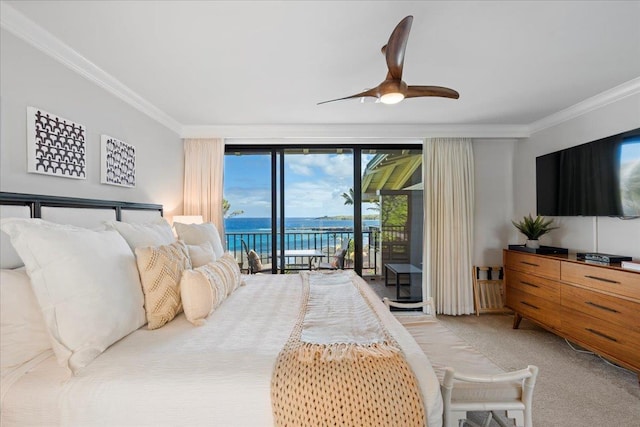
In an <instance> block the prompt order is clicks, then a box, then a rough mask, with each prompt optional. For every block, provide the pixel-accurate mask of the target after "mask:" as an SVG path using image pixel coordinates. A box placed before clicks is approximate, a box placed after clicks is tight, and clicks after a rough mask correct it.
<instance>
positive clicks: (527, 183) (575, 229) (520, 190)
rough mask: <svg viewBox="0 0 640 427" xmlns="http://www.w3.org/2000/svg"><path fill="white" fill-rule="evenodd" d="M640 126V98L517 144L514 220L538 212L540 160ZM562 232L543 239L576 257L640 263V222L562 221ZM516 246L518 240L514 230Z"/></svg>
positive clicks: (595, 218) (542, 241)
mask: <svg viewBox="0 0 640 427" xmlns="http://www.w3.org/2000/svg"><path fill="white" fill-rule="evenodd" d="M638 127H640V94H636V95H632V96H628V97H626V98H623V99H622V100H619V101H617V102H614V103H610V104H608V105H606V106H604V107H601V108H599V109H596V110H593V111H590V112H589V113H586V114H584V115H582V116H580V117H577V118H574V119H571V120H569V121H566V122H564V123H561V124H559V125H556V126H553V127H551V128H548V129H545V130H542V131H540V132H537V133H535V134H533V135H532V136H531V137H530V138H528V139H525V140H523V141H521V142H519V143H518V144H517V145H516V151H515V158H514V164H513V177H514V183H515V185H514V201H515V209H514V216H515V217H517V218H521V217H523V216H524V215H527V214H528V213H532V214H534V215H535V213H536V179H535V178H536V171H535V160H536V156H539V155H542V154H547V153H550V152H553V151H557V150H560V149H564V148H567V147H572V146H575V145H579V144H584V143H586V142H590V141H593V140H596V139H600V138H604V137H607V136H610V135H615V134H618V133H621V132H625V131H628V130H631V129H635V128H638ZM554 219H555V220H556V222H557V225H559V226H560V229H558V230H554V231H552V232H551V233H550V234H549V235H547V236H544V237H543V238H541V239H540V240H541V243H542V244H545V245H552V246H560V247H564V248H568V249H569V250H570V252H580V251H597V252H603V253H611V254H617V255H628V256H632V257H634V258H637V259H640V219H634V220H621V219H618V218H607V217H556V218H554ZM512 233H513V236H514V237H512V238H511V239H510V241H515V240H516V239H517V237H516V235H517V233H516V232H515V230H512Z"/></svg>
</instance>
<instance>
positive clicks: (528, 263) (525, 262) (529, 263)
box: [520, 261, 540, 267]
mask: <svg viewBox="0 0 640 427" xmlns="http://www.w3.org/2000/svg"><path fill="white" fill-rule="evenodd" d="M520 263H522V264H526V265H530V266H532V267H540V266H539V265H538V264H534V263H532V262H527V261H520Z"/></svg>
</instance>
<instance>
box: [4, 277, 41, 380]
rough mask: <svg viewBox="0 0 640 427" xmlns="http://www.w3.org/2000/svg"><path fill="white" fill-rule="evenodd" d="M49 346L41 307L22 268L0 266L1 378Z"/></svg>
mask: <svg viewBox="0 0 640 427" xmlns="http://www.w3.org/2000/svg"><path fill="white" fill-rule="evenodd" d="M50 348H51V341H49V334H48V333H47V328H46V326H45V324H44V319H43V318H42V311H41V310H40V306H39V305H38V301H37V300H36V296H35V295H34V293H33V289H31V282H30V281H29V276H27V272H26V271H25V269H24V268H19V269H16V270H4V269H3V270H0V365H1V372H2V373H1V376H2V377H3V378H4V377H5V376H6V375H7V374H8V373H9V372H11V371H13V370H14V369H15V368H17V367H19V366H21V365H23V364H24V363H27V362H28V361H30V360H32V359H33V358H35V357H37V356H38V355H40V354H41V353H43V352H45V351H47V350H49V349H50Z"/></svg>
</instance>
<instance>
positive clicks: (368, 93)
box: [318, 87, 378, 105]
mask: <svg viewBox="0 0 640 427" xmlns="http://www.w3.org/2000/svg"><path fill="white" fill-rule="evenodd" d="M377 89H378V88H377V87H374V88H373V89H367V90H365V91H364V92H360V93H356V94H355V95H351V96H345V97H344V98H338V99H331V100H329V101H322V102H318V105H320V104H326V103H327V102H334V101H343V100H345V99H352V98H362V97H363V96H373V97H374V98H377V97H378V90H377Z"/></svg>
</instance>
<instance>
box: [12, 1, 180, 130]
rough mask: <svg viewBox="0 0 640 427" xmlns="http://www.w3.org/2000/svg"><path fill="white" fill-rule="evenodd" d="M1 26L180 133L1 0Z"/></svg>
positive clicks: (162, 114)
mask: <svg viewBox="0 0 640 427" xmlns="http://www.w3.org/2000/svg"><path fill="white" fill-rule="evenodd" d="M0 27H1V28H3V29H5V30H7V31H9V32H10V33H12V34H13V35H15V36H16V37H19V38H20V39H22V40H24V41H26V42H27V43H29V44H30V45H32V46H33V47H35V48H36V49H38V50H40V51H42V52H43V53H45V54H47V55H49V56H50V57H52V58H53V59H55V60H56V61H58V62H60V63H62V64H63V65H65V66H66V67H68V68H69V69H71V70H73V71H75V72H76V73H78V74H80V75H81V76H82V77H84V78H86V79H87V80H89V81H91V82H93V83H95V84H96V85H98V86H100V87H101V88H103V89H104V90H106V91H107V92H109V93H111V94H112V95H114V96H116V97H117V98H120V99H121V100H123V101H124V102H126V103H127V104H129V105H131V106H132V107H134V108H135V109H137V110H138V111H140V112H142V113H144V114H146V115H148V116H149V117H151V118H152V119H154V120H156V121H157V122H159V123H160V124H162V125H163V126H165V127H167V128H169V129H171V130H172V131H174V132H175V133H177V134H180V133H181V131H182V125H181V124H180V123H179V122H178V121H176V120H175V119H174V118H173V117H171V116H169V115H168V114H167V113H165V112H164V111H162V110H160V109H159V108H158V107H156V106H155V105H153V104H152V103H150V102H149V101H147V100H146V99H144V98H142V97H141V96H140V95H138V94H137V93H136V92H134V91H133V90H131V89H130V88H129V87H127V86H126V85H124V84H123V83H122V82H120V81H119V80H118V79H116V78H115V77H113V76H112V75H110V74H109V73H107V72H106V71H104V70H103V69H101V68H100V67H98V66H97V65H96V64H94V63H93V62H91V61H89V60H88V59H87V58H85V57H84V56H82V55H80V54H79V53H78V52H76V51H75V50H73V49H72V48H71V47H69V46H68V45H67V44H66V43H64V42H63V41H61V40H60V39H58V38H57V37H55V36H54V35H53V34H51V33H49V32H48V31H46V30H45V29H44V28H42V27H41V26H39V25H38V24H36V23H35V22H33V21H32V20H30V19H29V18H27V17H26V16H24V15H23V14H22V13H20V12H18V11H17V10H16V9H14V8H13V7H11V6H9V5H8V4H6V3H5V2H0Z"/></svg>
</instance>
